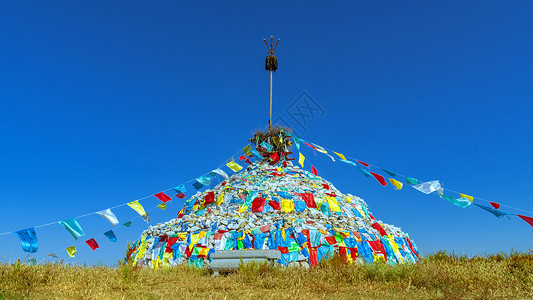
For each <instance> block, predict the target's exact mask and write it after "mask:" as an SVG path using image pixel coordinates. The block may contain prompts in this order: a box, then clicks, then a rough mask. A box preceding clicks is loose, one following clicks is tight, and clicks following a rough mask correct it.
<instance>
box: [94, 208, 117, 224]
mask: <svg viewBox="0 0 533 300" xmlns="http://www.w3.org/2000/svg"><path fill="white" fill-rule="evenodd" d="M96 213H97V214H98V215H100V216H102V217H104V218H106V220H108V221H109V223H111V225H113V226H115V225H117V224H118V223H120V222H119V221H118V219H117V216H115V214H114V213H113V212H112V211H111V209H110V208H108V209H106V210H101V211H97V212H96Z"/></svg>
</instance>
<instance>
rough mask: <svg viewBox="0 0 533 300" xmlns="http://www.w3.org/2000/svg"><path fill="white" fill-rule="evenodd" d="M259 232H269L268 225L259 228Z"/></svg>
mask: <svg viewBox="0 0 533 300" xmlns="http://www.w3.org/2000/svg"><path fill="white" fill-rule="evenodd" d="M259 230H261V232H262V233H267V232H270V225H264V226H261V227H259Z"/></svg>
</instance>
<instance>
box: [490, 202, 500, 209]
mask: <svg viewBox="0 0 533 300" xmlns="http://www.w3.org/2000/svg"><path fill="white" fill-rule="evenodd" d="M489 203H490V205H492V207H494V208H495V209H498V208H500V204H499V203H496V202H489Z"/></svg>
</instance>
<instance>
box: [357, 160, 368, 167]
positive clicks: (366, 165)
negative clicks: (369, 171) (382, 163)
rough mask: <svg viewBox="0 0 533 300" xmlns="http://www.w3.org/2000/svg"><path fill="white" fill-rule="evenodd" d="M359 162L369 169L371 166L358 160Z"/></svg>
mask: <svg viewBox="0 0 533 300" xmlns="http://www.w3.org/2000/svg"><path fill="white" fill-rule="evenodd" d="M357 162H358V163H360V164H362V165H363V166H365V167H369V166H370V165H369V164H367V163H366V162H363V161H360V160H358V161H357Z"/></svg>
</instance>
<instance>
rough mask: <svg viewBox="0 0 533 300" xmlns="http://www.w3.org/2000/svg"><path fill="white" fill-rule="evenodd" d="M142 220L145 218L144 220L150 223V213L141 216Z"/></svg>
mask: <svg viewBox="0 0 533 300" xmlns="http://www.w3.org/2000/svg"><path fill="white" fill-rule="evenodd" d="M141 218H143V220H144V221H145V222H146V223H150V214H149V213H146V214H145V215H144V216H141Z"/></svg>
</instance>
